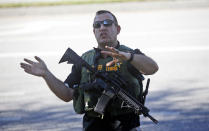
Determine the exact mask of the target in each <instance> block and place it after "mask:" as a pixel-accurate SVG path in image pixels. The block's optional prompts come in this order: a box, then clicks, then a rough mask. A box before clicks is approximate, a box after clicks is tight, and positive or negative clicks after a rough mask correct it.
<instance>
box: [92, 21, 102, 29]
mask: <svg viewBox="0 0 209 131" xmlns="http://www.w3.org/2000/svg"><path fill="white" fill-rule="evenodd" d="M93 27H94V28H100V27H101V24H100V23H99V22H95V23H94V24H93Z"/></svg>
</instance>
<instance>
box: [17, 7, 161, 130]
mask: <svg viewBox="0 0 209 131" xmlns="http://www.w3.org/2000/svg"><path fill="white" fill-rule="evenodd" d="M120 31H121V27H120V25H119V24H118V21H117V19H116V17H115V15H114V14H112V13H111V12H110V11H107V10H99V11H97V12H96V16H95V18H94V22H93V32H94V35H95V38H96V40H97V43H98V47H97V48H95V49H92V50H90V51H87V52H85V53H84V54H83V55H82V58H83V59H84V60H86V61H87V62H88V63H89V64H90V65H93V66H94V67H95V68H97V70H100V71H106V72H112V71H118V72H120V73H121V74H122V75H124V76H125V78H127V80H128V81H129V82H130V83H131V84H132V85H134V86H133V87H134V88H133V89H129V88H128V87H126V90H128V91H129V92H130V93H131V94H132V95H133V96H134V97H136V98H138V97H140V96H139V94H140V88H142V87H141V85H140V84H139V83H138V81H137V80H136V78H135V77H134V76H133V75H131V73H130V72H129V71H128V69H127V66H128V65H131V66H132V67H133V68H135V69H136V70H138V71H139V72H141V73H142V74H144V75H152V74H154V73H155V72H156V71H157V70H158V65H157V64H156V62H155V61H154V60H153V59H151V58H150V57H148V56H146V55H144V54H143V53H142V52H141V51H140V50H139V49H135V50H133V49H131V48H129V47H127V46H125V45H122V44H120V43H119V41H118V39H117V35H118V34H119V33H120ZM98 54H99V55H98ZM35 59H36V60H37V62H35V61H32V60H29V59H24V61H25V62H22V63H21V67H22V68H23V69H24V71H25V72H27V73H29V74H32V75H35V76H40V77H42V78H43V79H44V80H45V81H46V83H47V85H48V86H49V88H50V89H51V91H52V92H53V93H54V94H55V95H56V96H57V97H59V98H60V99H62V100H63V101H65V102H69V101H71V100H72V99H73V105H74V109H75V111H76V112H77V113H79V114H83V113H84V117H83V130H84V131H98V130H99V131H103V130H104V131H129V130H132V131H133V130H136V129H137V127H139V125H140V123H139V116H137V115H135V114H134V112H133V111H132V110H130V109H129V108H126V107H124V108H123V107H122V106H121V105H122V103H123V102H122V101H121V100H118V99H113V100H112V101H111V102H110V104H109V105H108V107H107V109H106V111H105V115H104V116H101V115H98V114H97V113H95V112H94V110H93V109H94V107H95V105H96V103H97V100H98V98H99V95H100V94H101V92H100V90H97V89H96V87H95V90H83V88H85V87H87V85H89V84H91V82H92V81H94V78H93V77H92V76H91V74H90V73H89V72H88V71H87V70H86V69H85V68H84V67H80V66H78V65H74V66H73V67H72V72H71V73H70V74H69V76H68V77H67V79H66V80H65V81H64V82H62V81H61V80H59V79H58V78H56V77H55V76H54V75H53V74H52V73H51V72H50V71H49V69H48V68H47V66H46V64H45V63H44V61H43V60H42V59H41V58H39V57H37V56H35Z"/></svg>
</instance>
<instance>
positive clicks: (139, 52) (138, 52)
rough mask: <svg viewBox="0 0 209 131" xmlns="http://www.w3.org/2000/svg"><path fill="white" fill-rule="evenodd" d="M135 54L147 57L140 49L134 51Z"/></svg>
mask: <svg viewBox="0 0 209 131" xmlns="http://www.w3.org/2000/svg"><path fill="white" fill-rule="evenodd" d="M133 53H134V54H140V55H145V54H144V53H142V52H141V51H140V50H139V49H135V50H134V51H133Z"/></svg>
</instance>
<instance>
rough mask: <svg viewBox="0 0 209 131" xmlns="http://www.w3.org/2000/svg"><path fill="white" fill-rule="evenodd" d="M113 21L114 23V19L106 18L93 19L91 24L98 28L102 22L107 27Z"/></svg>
mask: <svg viewBox="0 0 209 131" xmlns="http://www.w3.org/2000/svg"><path fill="white" fill-rule="evenodd" d="M113 23H114V21H112V20H109V19H106V20H103V21H95V22H94V24H93V27H94V28H100V27H101V26H102V24H103V25H104V26H105V27H109V26H111V25H112V24H113Z"/></svg>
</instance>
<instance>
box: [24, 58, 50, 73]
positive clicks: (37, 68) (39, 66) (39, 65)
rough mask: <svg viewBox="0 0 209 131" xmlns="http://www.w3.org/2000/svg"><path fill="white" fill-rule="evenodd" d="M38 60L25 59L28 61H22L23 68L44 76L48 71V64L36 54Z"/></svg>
mask: <svg viewBox="0 0 209 131" xmlns="http://www.w3.org/2000/svg"><path fill="white" fill-rule="evenodd" d="M35 59H36V60H37V61H38V62H34V61H31V60H29V59H24V61H25V62H26V63H20V66H21V68H23V69H24V71H25V72H27V73H28V74H31V75H35V76H44V75H45V74H46V72H47V71H48V69H47V66H46V64H45V63H44V61H43V60H41V59H40V58H39V57H37V56H35Z"/></svg>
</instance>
